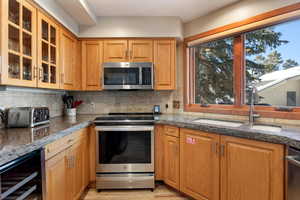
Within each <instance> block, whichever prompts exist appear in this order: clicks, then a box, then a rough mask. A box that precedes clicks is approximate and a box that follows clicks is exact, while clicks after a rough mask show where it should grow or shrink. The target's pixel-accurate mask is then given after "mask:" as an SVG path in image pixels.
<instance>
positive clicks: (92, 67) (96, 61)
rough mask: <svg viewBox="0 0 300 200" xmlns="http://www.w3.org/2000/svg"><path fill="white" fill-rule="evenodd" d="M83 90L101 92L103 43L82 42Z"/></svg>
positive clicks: (96, 41)
mask: <svg viewBox="0 0 300 200" xmlns="http://www.w3.org/2000/svg"><path fill="white" fill-rule="evenodd" d="M81 51H82V54H81V55H82V58H81V59H82V89H83V90H101V86H102V63H103V41H98V40H95V41H92V40H87V41H82V45H81Z"/></svg>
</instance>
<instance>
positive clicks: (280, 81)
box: [245, 20, 300, 106]
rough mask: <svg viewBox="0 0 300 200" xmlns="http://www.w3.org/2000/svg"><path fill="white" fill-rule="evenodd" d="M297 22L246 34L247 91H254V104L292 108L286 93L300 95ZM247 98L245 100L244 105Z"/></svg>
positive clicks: (297, 104) (298, 104)
mask: <svg viewBox="0 0 300 200" xmlns="http://www.w3.org/2000/svg"><path fill="white" fill-rule="evenodd" d="M296 27H300V20H293V21H290V22H285V23H281V24H279V25H275V26H270V27H266V28H263V29H258V30H255V31H252V32H248V33H245V48H246V56H245V59H246V92H247V94H246V95H245V97H249V91H250V89H251V88H252V87H256V88H257V94H256V96H257V98H255V99H256V102H255V103H256V105H263V106H300V99H299V100H298V101H297V100H296V104H295V105H293V104H291V103H290V102H288V100H289V98H287V97H286V94H287V93H288V91H298V93H299V92H300V64H299V63H300V57H299V47H300V38H299V35H300V29H298V28H296ZM248 100H249V98H246V102H249V101H248Z"/></svg>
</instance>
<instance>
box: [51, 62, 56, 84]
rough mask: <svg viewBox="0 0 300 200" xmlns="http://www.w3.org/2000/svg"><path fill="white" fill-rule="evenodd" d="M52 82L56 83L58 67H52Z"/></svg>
mask: <svg viewBox="0 0 300 200" xmlns="http://www.w3.org/2000/svg"><path fill="white" fill-rule="evenodd" d="M50 73H51V74H50V83H56V67H55V66H51V69H50Z"/></svg>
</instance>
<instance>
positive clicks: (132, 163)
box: [96, 126, 154, 173]
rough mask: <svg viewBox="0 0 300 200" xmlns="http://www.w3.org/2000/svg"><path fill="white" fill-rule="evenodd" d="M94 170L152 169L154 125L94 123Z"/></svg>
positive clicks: (132, 170) (99, 171)
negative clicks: (101, 124)
mask: <svg viewBox="0 0 300 200" xmlns="http://www.w3.org/2000/svg"><path fill="white" fill-rule="evenodd" d="M96 131H97V136H96V144H97V145H96V148H97V149H96V162H97V163H96V168H97V173H111V172H117V173H118V172H127V173H128V172H154V127H153V126H102V127H96Z"/></svg>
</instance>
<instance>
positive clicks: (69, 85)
mask: <svg viewBox="0 0 300 200" xmlns="http://www.w3.org/2000/svg"><path fill="white" fill-rule="evenodd" d="M60 33H61V34H60V57H61V58H62V59H60V66H61V68H60V73H61V75H60V83H61V84H60V88H61V89H65V90H75V89H77V88H76V81H77V80H76V68H77V66H76V53H77V52H76V48H77V39H76V38H75V37H74V36H73V35H72V34H70V33H69V32H67V31H65V30H61V32H60Z"/></svg>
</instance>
